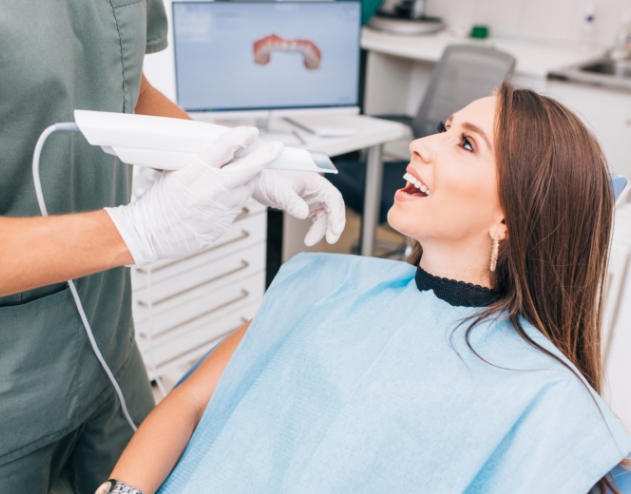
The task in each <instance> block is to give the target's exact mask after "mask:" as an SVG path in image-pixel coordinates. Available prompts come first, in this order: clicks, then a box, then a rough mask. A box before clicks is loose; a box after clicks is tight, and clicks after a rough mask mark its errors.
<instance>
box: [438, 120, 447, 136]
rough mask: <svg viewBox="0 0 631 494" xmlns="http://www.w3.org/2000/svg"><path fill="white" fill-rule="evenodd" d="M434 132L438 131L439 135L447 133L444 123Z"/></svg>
mask: <svg viewBox="0 0 631 494" xmlns="http://www.w3.org/2000/svg"><path fill="white" fill-rule="evenodd" d="M436 130H437V131H438V133H439V134H440V133H443V132H447V127H445V122H440V123H439V124H438V127H437V128H436Z"/></svg>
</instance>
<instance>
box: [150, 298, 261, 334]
mask: <svg viewBox="0 0 631 494" xmlns="http://www.w3.org/2000/svg"><path fill="white" fill-rule="evenodd" d="M249 296H250V292H248V291H247V290H244V289H243V288H242V289H241V294H239V295H238V296H237V297H235V298H233V299H232V300H230V301H228V302H226V303H225V304H221V305H218V306H217V307H213V308H212V309H210V310H207V311H206V312H203V313H202V314H198V315H196V316H195V317H191V318H190V319H187V320H186V321H184V322H181V323H180V324H178V325H177V326H172V327H170V328H168V329H165V330H164V331H162V332H161V333H160V334H166V333H169V332H171V331H173V330H175V329H178V328H181V327H182V326H185V325H187V324H190V323H192V322H195V321H197V320H198V319H201V318H203V317H206V316H207V315H208V314H212V313H213V312H216V311H218V310H220V309H224V308H226V307H228V306H230V305H232V304H236V303H237V302H241V300H245V299H246V298H248V297H249Z"/></svg>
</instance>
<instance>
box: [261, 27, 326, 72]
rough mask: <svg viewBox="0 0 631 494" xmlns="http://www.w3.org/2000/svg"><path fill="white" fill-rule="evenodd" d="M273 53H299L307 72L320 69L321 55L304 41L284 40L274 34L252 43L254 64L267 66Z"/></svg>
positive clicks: (314, 46) (317, 49)
mask: <svg viewBox="0 0 631 494" xmlns="http://www.w3.org/2000/svg"><path fill="white" fill-rule="evenodd" d="M273 51H286V52H299V53H301V54H302V58H303V62H304V64H305V67H306V68H307V69H308V70H316V69H317V68H318V67H320V62H321V60H322V54H321V53H320V49H319V48H318V47H317V46H316V45H315V44H314V43H313V42H311V41H309V40H306V39H291V40H289V39H284V38H281V37H280V36H277V35H275V34H270V35H269V36H265V37H264V38H261V39H260V40H258V41H255V42H254V63H257V64H259V65H267V64H268V63H269V62H270V59H271V55H272V52H273Z"/></svg>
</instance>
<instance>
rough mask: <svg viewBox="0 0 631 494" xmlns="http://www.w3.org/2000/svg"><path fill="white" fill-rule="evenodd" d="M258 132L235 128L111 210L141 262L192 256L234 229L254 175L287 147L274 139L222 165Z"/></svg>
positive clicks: (250, 190) (251, 187) (111, 214)
mask: <svg viewBox="0 0 631 494" xmlns="http://www.w3.org/2000/svg"><path fill="white" fill-rule="evenodd" d="M257 136H258V130H257V129H256V128H253V127H237V128H235V129H231V130H229V131H228V132H226V133H225V134H223V135H221V136H220V137H219V138H217V139H216V140H215V141H213V142H212V144H211V145H210V146H209V147H208V149H207V150H206V151H205V152H204V153H202V154H201V155H200V156H198V157H197V158H196V159H195V160H193V161H192V162H191V163H190V164H188V165H186V166H185V167H183V168H181V169H179V170H176V171H172V172H163V173H162V175H161V176H160V177H159V178H158V180H156V182H155V183H154V184H153V185H152V186H151V188H150V189H149V190H148V191H147V192H146V193H145V194H144V195H143V196H142V197H141V198H140V199H138V200H137V201H136V202H133V203H131V204H128V205H126V206H119V207H117V208H106V211H107V212H108V213H109V215H110V217H111V218H112V221H113V222H114V224H115V225H116V228H117V229H118V231H119V232H120V234H121V236H122V237H123V240H124V242H125V244H127V247H128V249H129V251H130V253H131V255H132V257H133V258H134V262H135V264H136V265H137V266H143V265H146V264H149V263H151V262H154V261H157V260H160V259H176V258H180V257H184V256H187V255H192V254H194V253H196V252H199V251H200V250H202V249H204V248H205V247H207V246H208V245H209V244H210V243H211V242H213V241H214V240H216V239H217V238H218V237H220V236H221V235H222V234H223V233H224V232H225V231H226V230H227V229H228V228H230V226H231V225H232V222H233V221H234V219H235V218H236V217H237V215H238V214H239V213H240V212H241V210H242V209H243V206H244V205H245V203H246V202H247V201H248V200H249V199H250V197H251V196H252V191H253V190H254V185H255V182H254V180H253V179H254V178H255V177H256V176H257V175H258V174H259V173H260V172H261V170H263V168H265V167H266V166H267V165H268V164H269V163H270V162H272V161H273V160H275V159H276V158H277V157H278V156H279V155H280V154H281V152H282V150H283V145H282V144H281V143H279V142H274V143H269V144H267V145H265V146H263V147H261V148H260V149H257V150H256V151H254V152H253V153H251V154H249V155H248V156H246V157H245V158H243V159H241V160H237V161H234V162H232V163H230V164H229V165H227V166H225V167H223V168H221V167H222V166H223V165H224V164H226V163H228V162H229V161H230V160H232V157H233V155H234V153H235V152H236V151H238V150H240V149H243V148H245V147H248V146H249V145H250V144H252V143H253V142H254V141H255V140H256V138H257Z"/></svg>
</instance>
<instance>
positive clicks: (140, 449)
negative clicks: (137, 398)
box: [111, 322, 250, 494]
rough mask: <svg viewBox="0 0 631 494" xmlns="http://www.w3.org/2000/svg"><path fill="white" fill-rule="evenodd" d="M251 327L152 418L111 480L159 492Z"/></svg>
mask: <svg viewBox="0 0 631 494" xmlns="http://www.w3.org/2000/svg"><path fill="white" fill-rule="evenodd" d="M249 326H250V323H249V322H248V323H246V324H244V325H243V326H242V327H241V328H239V329H238V330H237V331H235V332H234V333H233V334H231V335H230V336H229V337H228V338H226V339H225V340H224V341H223V342H222V343H221V344H220V345H219V346H218V347H217V348H216V349H215V351H213V352H212V353H211V354H210V355H209V356H208V358H207V359H206V360H205V361H204V362H203V363H202V364H201V365H200V366H199V368H197V369H196V370H195V372H193V373H192V374H191V375H190V376H189V377H188V379H186V381H184V382H183V383H182V384H181V385H180V386H178V387H177V388H176V389H174V390H173V391H172V392H171V393H169V394H168V395H167V397H166V398H165V399H164V400H163V401H162V402H161V403H160V404H159V405H158V406H157V407H156V408H155V410H153V412H151V413H150V414H149V416H148V417H147V418H146V419H145V420H144V422H143V423H142V424H141V425H140V427H139V428H138V431H137V432H136V434H134V436H133V437H132V439H131V441H130V442H129V444H128V445H127V448H125V451H123V454H122V455H121V457H120V459H119V460H118V463H117V464H116V466H115V467H114V471H113V472H112V475H111V478H113V479H116V480H119V481H121V482H125V483H126V484H128V485H131V486H133V487H135V488H136V489H139V490H141V491H142V492H143V493H144V494H153V493H154V492H156V490H158V488H159V487H160V486H161V485H162V483H163V482H164V480H165V479H166V478H167V476H168V475H169V473H171V470H173V467H174V466H175V464H176V463H177V461H178V460H179V458H180V456H181V455H182V452H183V451H184V448H185V447H186V445H187V444H188V441H189V439H190V438H191V435H192V434H193V431H194V430H195V427H197V424H198V423H199V420H200V419H201V417H202V414H203V413H204V410H205V409H206V405H208V401H209V400H210V397H211V396H212V394H213V392H214V391H215V388H216V387H217V383H218V382H219V378H220V377H221V375H222V374H223V371H224V369H225V368H226V365H228V362H229V361H230V358H231V357H232V354H233V353H234V351H235V349H236V348H237V346H238V345H239V343H240V342H241V339H242V338H243V335H244V334H245V332H246V331H247V329H248V327H249Z"/></svg>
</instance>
